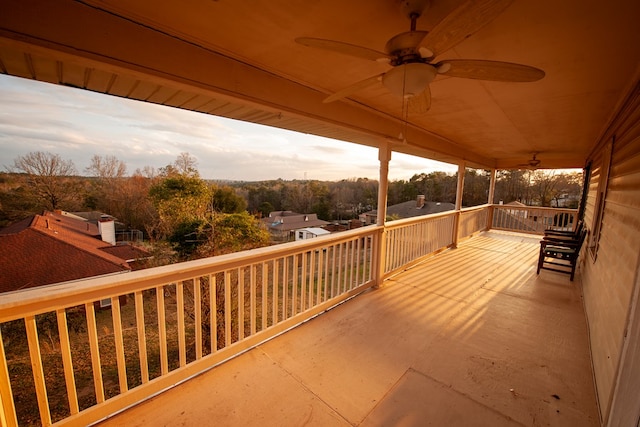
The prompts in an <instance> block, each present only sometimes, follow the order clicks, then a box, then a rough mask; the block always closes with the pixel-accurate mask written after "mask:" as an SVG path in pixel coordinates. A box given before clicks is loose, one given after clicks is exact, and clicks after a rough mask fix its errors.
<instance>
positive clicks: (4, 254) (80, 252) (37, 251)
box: [0, 211, 149, 293]
mask: <svg viewBox="0 0 640 427" xmlns="http://www.w3.org/2000/svg"><path fill="white" fill-rule="evenodd" d="M113 230H114V228H113V220H112V219H105V218H103V219H102V220H101V221H99V222H98V224H93V223H91V222H89V221H85V220H84V219H82V218H79V217H77V216H75V215H73V214H70V213H68V212H64V211H56V212H44V213H43V214H42V215H33V216H31V217H28V218H26V219H24V220H22V221H19V222H17V223H15V224H12V225H10V226H9V227H6V228H4V229H2V230H0V259H2V263H1V264H0V293H4V292H11V291H17V290H21V289H27V288H33V287H38V286H44V285H50V284H54V283H61V282H68V281H73V280H80V279H84V278H87V277H95V276H104V275H110V274H121V273H128V272H130V271H132V270H136V269H138V268H139V267H140V260H142V259H144V258H147V257H149V254H148V252H147V251H145V250H143V249H141V248H138V247H135V246H131V245H115V235H114V233H113Z"/></svg>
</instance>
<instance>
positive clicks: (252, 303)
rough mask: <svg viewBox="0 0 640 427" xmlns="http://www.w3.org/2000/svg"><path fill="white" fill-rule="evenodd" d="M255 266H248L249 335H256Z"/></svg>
mask: <svg viewBox="0 0 640 427" xmlns="http://www.w3.org/2000/svg"><path fill="white" fill-rule="evenodd" d="M257 268H258V266H257V265H250V266H249V269H250V270H249V271H250V279H249V280H250V281H251V291H250V292H251V295H250V297H249V304H250V306H251V307H250V309H249V311H250V316H251V335H255V334H256V316H257V315H258V314H257V312H256V269H257Z"/></svg>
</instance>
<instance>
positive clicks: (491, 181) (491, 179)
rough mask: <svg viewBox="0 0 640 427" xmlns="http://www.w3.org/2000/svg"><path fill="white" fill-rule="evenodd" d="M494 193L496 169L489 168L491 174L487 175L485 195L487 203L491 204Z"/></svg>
mask: <svg viewBox="0 0 640 427" xmlns="http://www.w3.org/2000/svg"><path fill="white" fill-rule="evenodd" d="M495 194H496V170H495V169H491V175H490V177H489V197H487V203H488V204H490V205H492V204H493V198H494V197H495Z"/></svg>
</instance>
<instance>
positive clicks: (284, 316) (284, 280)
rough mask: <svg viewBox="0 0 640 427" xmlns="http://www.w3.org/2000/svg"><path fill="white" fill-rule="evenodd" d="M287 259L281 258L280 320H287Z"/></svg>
mask: <svg viewBox="0 0 640 427" xmlns="http://www.w3.org/2000/svg"><path fill="white" fill-rule="evenodd" d="M290 266H291V263H290V262H289V257H284V258H282V320H286V319H288V318H289V308H288V305H289V267H290Z"/></svg>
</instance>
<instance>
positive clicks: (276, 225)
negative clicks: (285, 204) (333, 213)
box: [262, 211, 329, 232]
mask: <svg viewBox="0 0 640 427" xmlns="http://www.w3.org/2000/svg"><path fill="white" fill-rule="evenodd" d="M262 221H263V222H264V223H265V224H266V225H267V228H268V229H269V230H270V231H279V232H283V231H292V230H298V229H300V228H309V227H322V226H325V225H327V224H329V223H328V222H327V221H323V220H321V219H318V215H316V214H313V213H312V214H300V213H296V212H292V211H273V212H271V213H269V216H268V217H267V218H263V219H262Z"/></svg>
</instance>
